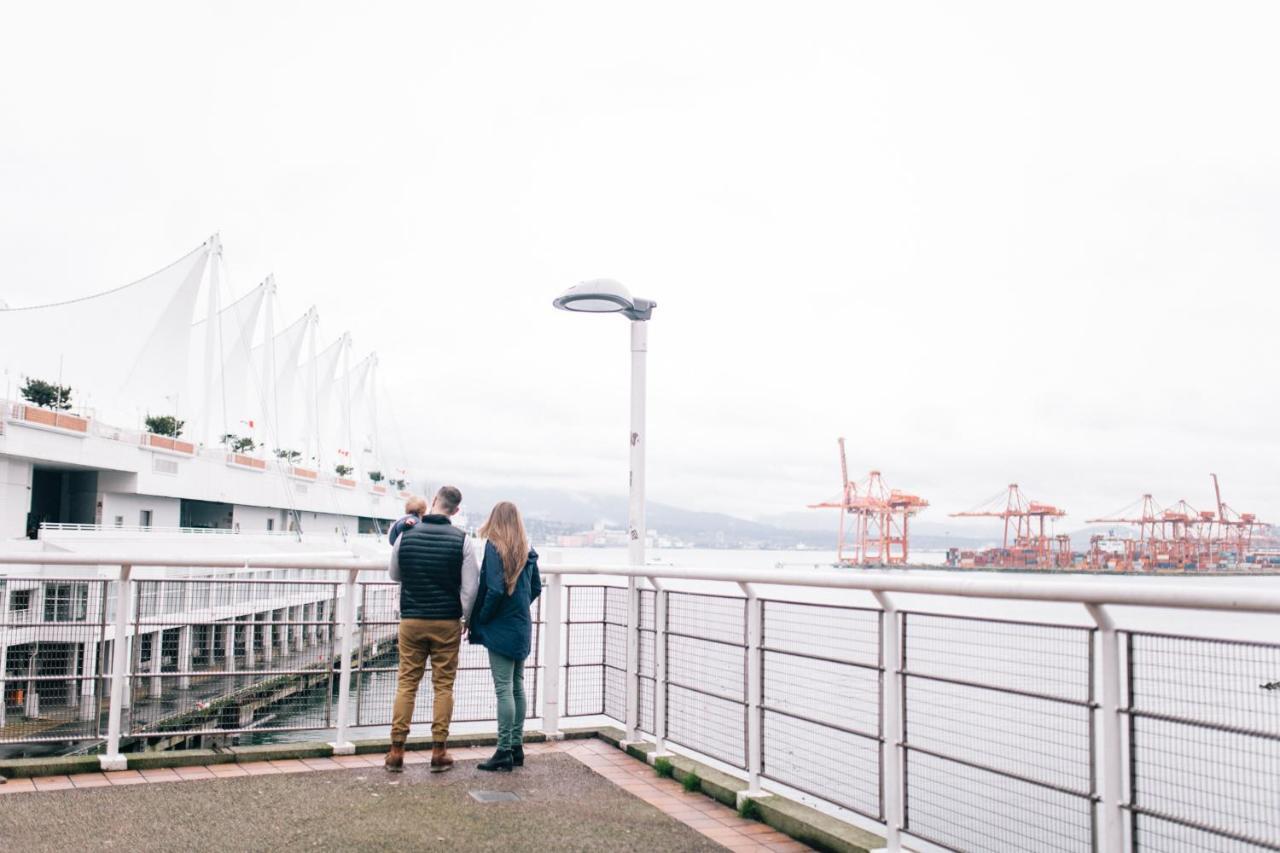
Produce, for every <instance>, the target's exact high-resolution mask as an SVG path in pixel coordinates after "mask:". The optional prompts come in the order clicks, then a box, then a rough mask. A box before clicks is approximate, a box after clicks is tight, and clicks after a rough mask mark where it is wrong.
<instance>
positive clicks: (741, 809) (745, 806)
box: [738, 797, 761, 820]
mask: <svg viewBox="0 0 1280 853" xmlns="http://www.w3.org/2000/svg"><path fill="white" fill-rule="evenodd" d="M738 817H740V818H742V819H744V820H760V819H761V815H760V806H758V805H757V804H756V801H755V800H753V799H751V798H750V797H744V798H743V800H742V803H741V805H739V806H738Z"/></svg>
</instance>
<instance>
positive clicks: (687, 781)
mask: <svg viewBox="0 0 1280 853" xmlns="http://www.w3.org/2000/svg"><path fill="white" fill-rule="evenodd" d="M680 784H681V785H683V786H684V789H685V790H686V791H688V792H689V793H690V794H696V793H697V792H698V791H701V790H702V780H701V779H699V778H698V774H697V773H686V774H684V778H683V779H681V780H680Z"/></svg>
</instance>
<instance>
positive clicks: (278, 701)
mask: <svg viewBox="0 0 1280 853" xmlns="http://www.w3.org/2000/svg"><path fill="white" fill-rule="evenodd" d="M297 574H299V573H294V572H290V571H287V570H278V571H274V572H267V571H263V572H253V573H250V574H249V575H248V576H239V577H231V578H198V579H181V580H177V579H174V580H138V581H134V594H135V606H134V614H133V619H132V624H131V639H130V650H129V659H130V665H129V672H130V678H129V682H128V687H127V689H126V692H125V701H126V707H125V708H124V718H123V725H124V727H125V731H126V732H128V733H129V734H131V735H135V736H142V737H148V738H152V739H156V740H157V741H162V740H163V739H164V738H166V737H170V738H171V737H175V736H189V735H194V734H219V733H221V734H227V733H232V732H248V731H275V730H294V729H316V728H328V727H330V726H331V725H333V712H332V699H331V697H332V696H333V695H334V694H335V692H336V690H337V671H338V668H339V666H340V661H339V660H338V658H339V655H340V648H341V643H340V639H339V633H340V630H339V625H338V623H337V621H336V615H337V613H338V602H339V598H340V594H341V585H340V584H336V583H332V582H325V581H312V580H297V579H294V578H295V577H296V575H297Z"/></svg>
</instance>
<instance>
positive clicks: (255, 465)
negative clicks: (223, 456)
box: [227, 453, 267, 471]
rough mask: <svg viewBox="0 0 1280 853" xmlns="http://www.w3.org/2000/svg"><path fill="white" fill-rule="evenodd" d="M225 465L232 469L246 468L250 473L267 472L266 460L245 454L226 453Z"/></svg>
mask: <svg viewBox="0 0 1280 853" xmlns="http://www.w3.org/2000/svg"><path fill="white" fill-rule="evenodd" d="M227 464H228V465H230V466H232V467H233V468H246V469H248V470H250V471H265V470H267V460H265V459H259V458H258V457H256V456H250V455H248V454H247V453H228V454H227Z"/></svg>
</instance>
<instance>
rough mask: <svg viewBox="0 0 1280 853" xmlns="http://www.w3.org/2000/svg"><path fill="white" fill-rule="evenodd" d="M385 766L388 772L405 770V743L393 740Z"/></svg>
mask: <svg viewBox="0 0 1280 853" xmlns="http://www.w3.org/2000/svg"><path fill="white" fill-rule="evenodd" d="M383 766H384V767H386V768H387V772H388V773H403V772H404V744H403V743H396V742H395V741H392V742H391V751H390V752H388V753H387V760H386V761H384V762H383Z"/></svg>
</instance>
